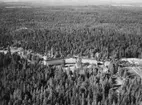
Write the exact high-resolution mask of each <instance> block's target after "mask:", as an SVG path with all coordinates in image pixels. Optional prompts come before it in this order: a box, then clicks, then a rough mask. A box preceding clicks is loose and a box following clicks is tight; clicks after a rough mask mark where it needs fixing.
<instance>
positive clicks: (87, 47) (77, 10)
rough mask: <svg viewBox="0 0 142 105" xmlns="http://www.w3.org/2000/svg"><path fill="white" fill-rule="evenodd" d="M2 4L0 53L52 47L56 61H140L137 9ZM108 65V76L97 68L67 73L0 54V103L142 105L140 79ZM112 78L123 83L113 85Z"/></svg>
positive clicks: (141, 21) (141, 15)
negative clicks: (13, 48)
mask: <svg viewBox="0 0 142 105" xmlns="http://www.w3.org/2000/svg"><path fill="white" fill-rule="evenodd" d="M1 5H2V4H1ZM1 5H0V49H4V48H6V47H7V46H17V47H22V48H24V49H31V50H33V51H34V52H38V53H41V54H45V53H47V52H48V51H49V50H51V49H53V53H54V55H56V56H55V57H56V58H62V57H67V56H70V55H80V56H87V57H88V58H90V57H91V55H92V54H93V55H95V54H96V53H99V58H98V60H106V59H110V58H113V59H112V60H114V58H115V59H119V58H125V57H126V58H142V28H141V27H142V8H138V7H135V8H134V7H132V8H129V7H127V8H126V7H125V8H124V7H110V6H79V7H77V6H69V7H67V6H64V7H62V6H59V7H58V6H57V7H52V6H48V7H45V6H44V7H35V6H33V5H32V6H29V5H28V6H27V7H26V8H19V7H20V6H19V7H18V8H15V4H3V5H2V6H1ZM11 7H12V8H11ZM111 63H112V64H111V65H110V67H109V72H108V73H102V72H100V71H101V69H100V68H99V67H98V66H92V67H91V68H89V69H83V70H82V69H77V70H76V72H74V73H72V72H70V73H66V72H63V70H62V67H56V66H53V67H50V66H47V67H45V66H43V65H40V64H34V65H33V64H29V63H28V62H27V61H26V60H25V59H21V58H20V57H19V56H17V55H15V54H13V55H12V54H11V53H10V52H9V53H7V54H6V55H4V54H3V53H0V105H141V104H142V79H141V78H139V77H138V76H130V74H129V73H128V71H127V70H125V69H120V68H119V67H117V62H115V61H114V62H111ZM81 70H82V71H83V72H84V73H83V74H80V73H79V72H78V71H81ZM113 77H120V78H125V79H126V80H125V83H124V84H123V85H122V86H119V87H116V86H115V84H113ZM116 90H117V91H116Z"/></svg>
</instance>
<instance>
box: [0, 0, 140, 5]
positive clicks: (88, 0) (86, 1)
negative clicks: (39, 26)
mask: <svg viewBox="0 0 142 105" xmlns="http://www.w3.org/2000/svg"><path fill="white" fill-rule="evenodd" d="M0 1H2V2H35V3H36V2H37V3H53V4H54V3H55V4H56V3H61V4H79V3H83V4H92V3H142V0H0Z"/></svg>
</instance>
